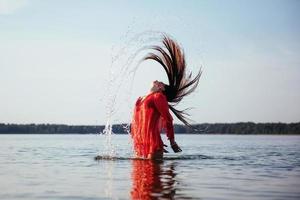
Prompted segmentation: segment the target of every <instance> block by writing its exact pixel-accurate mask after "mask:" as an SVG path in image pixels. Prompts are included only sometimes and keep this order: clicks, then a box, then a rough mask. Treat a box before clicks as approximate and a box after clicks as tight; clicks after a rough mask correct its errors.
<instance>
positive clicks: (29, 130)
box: [0, 122, 300, 135]
mask: <svg viewBox="0 0 300 200" xmlns="http://www.w3.org/2000/svg"><path fill="white" fill-rule="evenodd" d="M104 128H105V126H103V125H97V126H96V125H95V126H93V125H66V124H10V123H7V124H5V123H0V134H97V133H102V132H103V130H104ZM129 129H130V127H129V124H116V125H113V126H112V131H113V133H115V134H128V130H129ZM174 131H175V132H176V133H177V134H232V135H300V122H296V123H280V122H277V123H254V122H237V123H202V124H193V125H192V128H191V127H187V126H184V125H180V124H175V125H174Z"/></svg>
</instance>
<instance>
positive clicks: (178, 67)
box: [144, 35, 202, 126]
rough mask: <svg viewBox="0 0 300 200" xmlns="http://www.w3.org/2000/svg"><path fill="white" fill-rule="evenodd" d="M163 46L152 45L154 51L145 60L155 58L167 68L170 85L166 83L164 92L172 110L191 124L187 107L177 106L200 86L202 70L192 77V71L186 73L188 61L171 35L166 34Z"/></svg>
mask: <svg viewBox="0 0 300 200" xmlns="http://www.w3.org/2000/svg"><path fill="white" fill-rule="evenodd" d="M162 43H163V46H162V47H161V46H152V47H150V49H151V50H153V52H151V53H149V54H148V55H146V57H144V60H154V61H156V62H158V63H159V64H160V65H161V66H162V67H163V68H164V70H165V72H166V73H167V76H168V80H169V85H165V91H164V94H165V95H166V97H167V100H168V102H169V108H170V110H171V111H172V112H173V113H174V114H175V116H176V117H177V118H178V119H179V120H180V121H182V122H183V123H184V124H185V125H187V126H190V123H189V122H188V120H187V116H189V114H188V113H186V110H187V109H184V110H178V109H176V108H175V107H174V106H176V105H177V104H178V103H179V102H180V101H181V100H182V98H183V97H185V96H187V95H189V94H191V93H192V92H193V91H194V90H195V89H196V87H197V86H198V83H199V79H200V76H201V73H202V71H201V70H200V71H199V72H198V74H197V75H196V76H195V77H194V78H192V73H191V72H190V73H189V74H188V75H187V74H186V62H185V56H184V52H183V49H182V48H181V47H180V46H179V45H178V44H177V43H176V42H175V41H174V40H173V39H171V38H170V37H169V36H166V35H164V36H163V39H162Z"/></svg>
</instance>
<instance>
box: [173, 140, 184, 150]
mask: <svg viewBox="0 0 300 200" xmlns="http://www.w3.org/2000/svg"><path fill="white" fill-rule="evenodd" d="M170 145H171V148H172V149H173V151H174V152H175V153H178V152H181V151H182V150H181V148H180V147H179V146H178V144H177V143H176V142H175V140H171V141H170Z"/></svg>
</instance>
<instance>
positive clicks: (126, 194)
mask: <svg viewBox="0 0 300 200" xmlns="http://www.w3.org/2000/svg"><path fill="white" fill-rule="evenodd" d="M176 136H177V142H178V144H179V145H180V146H181V148H182V150H183V152H182V153H180V154H175V153H169V154H167V155H166V160H164V161H163V162H159V163H154V162H151V161H146V160H132V159H128V158H130V157H131V155H132V151H131V143H130V139H129V136H128V135H114V136H113V138H112V141H113V144H114V146H115V153H116V157H118V159H115V160H105V159H102V160H98V161H95V160H94V157H95V156H97V155H101V156H104V155H105V152H104V151H103V150H104V149H105V148H104V146H105V142H103V141H104V140H105V138H104V136H103V135H0V199H1V200H5V199H22V200H23V199H30V200H34V199H62V200H67V199H68V200H69V199H70V200H71V199H72V200H76V199H83V200H85V199H86V200H93V199H202V200H212V199H213V200H221V199H231V200H233V199H249V200H253V199H270V200H271V199H272V200H276V199H278V200H279V199H280V200H282V199H284V200H288V199H300V189H299V188H300V136H279V135H273V136H266V135H244V136H243V135H176ZM162 137H163V138H165V136H164V135H163V136H162Z"/></svg>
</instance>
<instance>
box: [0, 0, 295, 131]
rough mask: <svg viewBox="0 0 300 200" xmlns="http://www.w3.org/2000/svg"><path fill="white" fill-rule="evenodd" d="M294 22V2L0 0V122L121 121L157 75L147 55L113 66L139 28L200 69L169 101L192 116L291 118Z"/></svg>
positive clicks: (207, 119) (200, 119) (198, 119)
mask: <svg viewBox="0 0 300 200" xmlns="http://www.w3.org/2000/svg"><path fill="white" fill-rule="evenodd" d="M299 19H300V1H297V0H295V1H293V0H270V1H268V0H263V1H261V0H259V1H256V0H253V1H244V0H241V1H237V0H236V1H231V0H226V1H213V0H211V1H208V0H207V1H201V0H199V1H198V0H194V1H193V0H189V1H183V0H181V1H179V0H166V1H158V0H153V1H137V0H132V1H121V0H120V1H116V0H112V1H104V0H103V1H101V0H86V1H83V0H81V1H79V0H77V1H76V0H73V1H70V0H60V1H58V0H43V1H40V0H0V123H58V124H70V125H102V124H105V123H106V122H107V121H108V120H110V121H112V122H113V123H121V122H124V123H128V122H130V118H131V113H132V112H131V111H132V108H133V105H134V103H135V100H136V98H137V97H139V96H143V95H145V94H147V92H148V90H149V87H150V83H151V81H153V80H162V81H165V82H166V81H167V78H166V75H165V74H164V72H163V69H162V68H161V67H160V66H159V65H158V64H156V63H154V62H149V61H147V62H144V63H141V65H140V66H139V67H138V68H137V69H136V71H135V76H134V77H132V76H129V75H128V74H127V73H128V71H127V72H126V71H122V70H120V69H121V66H122V65H123V64H124V62H125V61H126V58H128V57H129V56H130V55H132V53H133V52H134V50H135V48H136V47H137V46H141V45H143V41H139V40H136V38H137V37H136V35H137V34H139V33H147V32H164V33H167V34H169V35H171V36H172V37H173V38H174V39H176V41H177V42H178V43H179V44H180V45H181V46H182V48H183V49H184V52H185V55H186V59H187V67H188V70H189V71H192V72H193V73H194V74H196V73H197V72H198V70H199V69H200V68H201V67H202V70H203V74H202V77H201V79H200V83H199V86H198V88H197V90H196V91H195V92H194V93H193V94H191V95H190V96H188V97H186V98H185V99H184V100H183V102H181V103H180V104H179V105H178V108H180V109H184V108H187V107H192V109H191V110H190V111H189V113H190V115H191V116H190V118H191V119H192V123H220V122H221V123H223V122H248V121H251V122H287V123H290V122H299V121H300V103H299V102H300V92H299V91H300V20H299ZM152 36H153V34H152ZM143 37H145V38H147V37H151V34H148V35H147V34H143ZM146 43H147V42H145V44H146ZM122 49H125V50H126V52H125V53H124V52H122V51H121V50H122ZM126 56H127V57H126ZM120 57H121V58H120ZM124 60H125V61H124ZM112 63H113V64H112ZM129 85H130V86H129ZM113 100H115V101H113ZM112 101H113V103H112ZM112 113H113V114H112ZM174 118H175V117H174ZM178 122H179V121H178V120H177V119H175V123H178Z"/></svg>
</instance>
